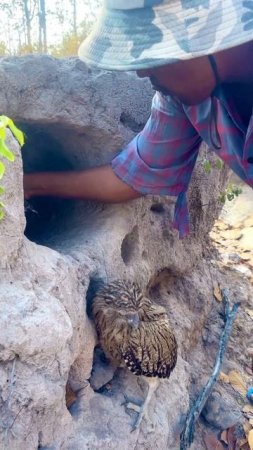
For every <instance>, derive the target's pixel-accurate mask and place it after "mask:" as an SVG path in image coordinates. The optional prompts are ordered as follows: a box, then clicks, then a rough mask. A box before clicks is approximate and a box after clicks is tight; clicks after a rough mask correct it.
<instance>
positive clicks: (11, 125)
mask: <svg viewBox="0 0 253 450" xmlns="http://www.w3.org/2000/svg"><path fill="white" fill-rule="evenodd" d="M8 126H9V128H10V130H11V132H12V134H13V135H14V136H15V138H16V139H17V141H18V143H19V145H20V146H21V147H23V145H24V143H25V138H24V133H22V131H21V130H19V128H17V127H16V125H14V123H13V121H12V120H11V119H9V123H8Z"/></svg>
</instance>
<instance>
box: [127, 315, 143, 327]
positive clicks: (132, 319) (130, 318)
mask: <svg viewBox="0 0 253 450" xmlns="http://www.w3.org/2000/svg"><path fill="white" fill-rule="evenodd" d="M127 322H128V324H129V325H130V326H131V327H133V328H135V329H136V328H138V326H139V323H140V318H139V314H138V313H137V312H136V313H130V314H128V315H127Z"/></svg>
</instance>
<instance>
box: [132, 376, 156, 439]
mask: <svg viewBox="0 0 253 450" xmlns="http://www.w3.org/2000/svg"><path fill="white" fill-rule="evenodd" d="M145 381H147V383H148V393H147V396H146V399H145V401H144V403H143V405H142V406H139V405H136V404H135V403H133V402H127V403H126V408H129V409H132V410H134V411H135V412H137V413H138V416H137V419H136V421H135V423H134V425H133V427H132V431H135V430H136V429H137V428H139V426H140V424H141V422H142V419H143V418H144V417H145V416H147V407H148V404H149V402H150V400H151V397H152V395H153V394H154V392H155V391H156V389H157V387H158V385H159V379H158V378H155V377H154V378H145Z"/></svg>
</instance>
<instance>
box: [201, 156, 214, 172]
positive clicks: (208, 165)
mask: <svg viewBox="0 0 253 450" xmlns="http://www.w3.org/2000/svg"><path fill="white" fill-rule="evenodd" d="M203 166H204V171H205V172H206V173H210V172H211V170H212V164H211V163H210V161H209V160H208V159H206V160H205V161H204V164H203Z"/></svg>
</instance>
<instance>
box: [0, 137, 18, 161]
mask: <svg viewBox="0 0 253 450" xmlns="http://www.w3.org/2000/svg"><path fill="white" fill-rule="evenodd" d="M0 155H1V156H4V157H5V158H6V159H8V160H9V161H11V162H13V161H14V160H15V156H14V154H13V153H12V152H11V151H10V150H9V149H8V147H7V145H6V144H5V142H4V140H3V139H0Z"/></svg>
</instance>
